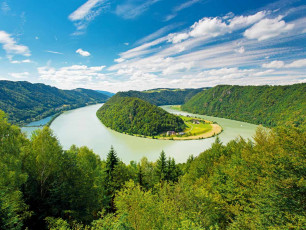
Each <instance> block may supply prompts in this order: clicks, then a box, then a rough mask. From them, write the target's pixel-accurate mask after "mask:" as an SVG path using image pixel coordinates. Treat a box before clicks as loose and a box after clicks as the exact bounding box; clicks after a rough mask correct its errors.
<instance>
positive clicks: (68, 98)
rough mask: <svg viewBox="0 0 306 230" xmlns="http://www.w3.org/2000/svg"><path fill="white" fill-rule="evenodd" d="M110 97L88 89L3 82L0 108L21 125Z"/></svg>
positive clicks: (0, 92) (100, 101)
mask: <svg viewBox="0 0 306 230" xmlns="http://www.w3.org/2000/svg"><path fill="white" fill-rule="evenodd" d="M108 98H109V96H107V95H105V94H102V93H98V92H96V91H94V90H88V89H81V88H80V89H74V90H61V89H58V88H55V87H51V86H48V85H44V84H31V83H29V82H25V81H18V82H13V81H0V109H1V110H3V111H4V112H6V113H7V115H8V117H9V119H10V122H12V123H16V124H19V125H22V124H25V123H29V122H31V121H34V120H38V119H42V118H44V117H47V116H50V115H52V114H54V113H56V112H60V111H62V110H67V109H72V108H77V107H81V106H85V105H89V104H96V103H102V102H105V101H106V100H107V99H108Z"/></svg>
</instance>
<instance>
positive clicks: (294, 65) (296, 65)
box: [286, 59, 306, 68]
mask: <svg viewBox="0 0 306 230" xmlns="http://www.w3.org/2000/svg"><path fill="white" fill-rule="evenodd" d="M286 66H287V67H288V68H301V67H306V59H300V60H296V61H293V62H292V63H290V64H288V65H286Z"/></svg>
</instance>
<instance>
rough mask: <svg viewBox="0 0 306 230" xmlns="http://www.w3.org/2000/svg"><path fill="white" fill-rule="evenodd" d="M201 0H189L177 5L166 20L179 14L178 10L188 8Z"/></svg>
mask: <svg viewBox="0 0 306 230" xmlns="http://www.w3.org/2000/svg"><path fill="white" fill-rule="evenodd" d="M200 1H201V0H188V1H186V2H184V3H182V4H180V5H178V6H176V7H174V8H173V10H172V13H171V14H169V15H167V16H166V18H165V21H169V20H171V19H173V18H175V17H176V16H177V13H178V12H180V11H182V10H184V9H186V8H189V7H191V6H193V5H194V4H196V3H198V2H200Z"/></svg>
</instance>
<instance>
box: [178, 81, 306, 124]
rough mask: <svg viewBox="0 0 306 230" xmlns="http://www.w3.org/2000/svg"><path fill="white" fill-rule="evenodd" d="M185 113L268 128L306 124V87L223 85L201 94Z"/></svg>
mask: <svg viewBox="0 0 306 230" xmlns="http://www.w3.org/2000/svg"><path fill="white" fill-rule="evenodd" d="M182 109H183V110H185V111H188V112H192V113H198V114H205V115H211V116H216V117H224V118H229V119H234V120H239V121H245V122H249V123H253V124H263V125H264V126H267V127H274V126H276V125H284V124H285V123H286V122H289V121H290V122H292V123H294V124H295V125H300V124H303V123H304V122H305V114H306V84H305V83H302V84H295V85H286V86H267V85H265V86H231V85H220V86H216V87H214V88H212V89H209V90H205V91H203V92H200V93H198V94H197V95H195V96H194V97H193V98H191V99H190V100H189V101H188V102H187V103H186V104H184V105H183V106H182Z"/></svg>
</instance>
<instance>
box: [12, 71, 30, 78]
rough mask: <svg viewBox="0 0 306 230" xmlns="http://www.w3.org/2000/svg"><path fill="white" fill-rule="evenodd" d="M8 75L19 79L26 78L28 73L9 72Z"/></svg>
mask: <svg viewBox="0 0 306 230" xmlns="http://www.w3.org/2000/svg"><path fill="white" fill-rule="evenodd" d="M9 75H10V76H11V77H13V78H17V79H21V78H27V77H28V76H29V75H30V74H29V72H22V73H10V74H9Z"/></svg>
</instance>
